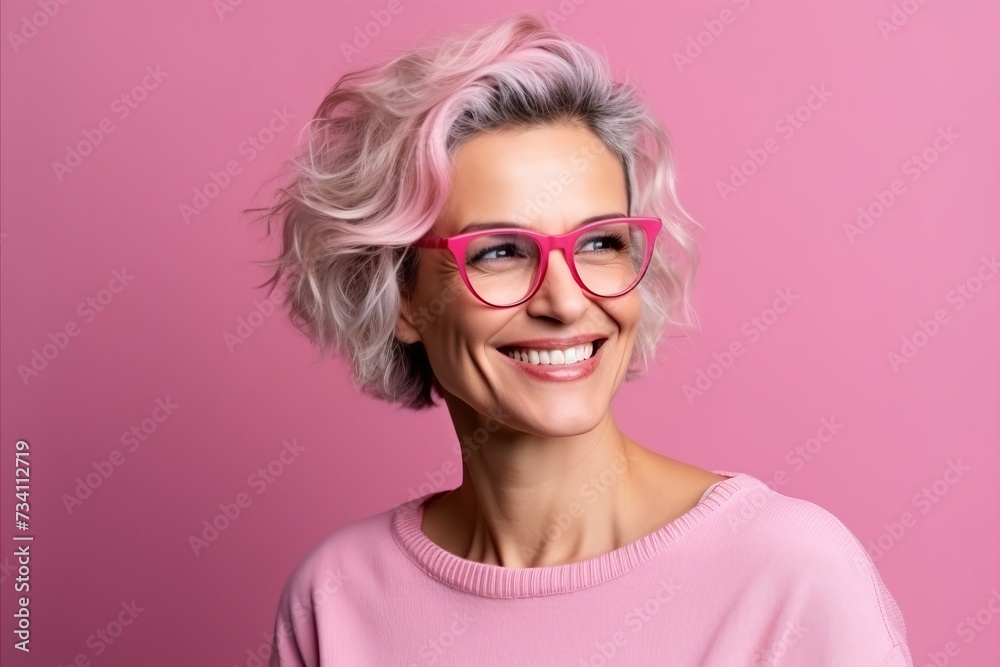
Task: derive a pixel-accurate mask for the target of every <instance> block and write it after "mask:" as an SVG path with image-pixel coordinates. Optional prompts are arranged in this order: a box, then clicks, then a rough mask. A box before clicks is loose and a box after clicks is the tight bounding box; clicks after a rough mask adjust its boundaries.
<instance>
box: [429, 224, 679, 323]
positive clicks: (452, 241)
mask: <svg viewBox="0 0 1000 667" xmlns="http://www.w3.org/2000/svg"><path fill="white" fill-rule="evenodd" d="M662 225H663V223H662V222H661V220H660V219H659V218H641V217H640V218H633V217H626V218H609V219H605V220H598V221H597V222H591V223H588V224H586V225H582V226H581V227H579V228H577V229H574V230H573V231H571V232H567V233H565V234H558V235H549V234H541V233H539V232H535V231H532V230H528V229H522V228H517V227H498V228H495V229H482V230H476V231H473V232H466V233H464V234H458V235H456V236H450V237H447V238H444V237H440V236H425V237H423V238H421V239H420V240H419V241H417V242H416V243H415V244H414V245H415V246H417V247H420V248H437V249H443V250H449V251H451V253H452V255H454V257H455V261H456V262H457V264H458V267H459V271H460V272H461V274H462V280H463V281H465V284H466V286H467V287H468V288H469V291H470V292H472V294H473V295H475V296H476V298H478V299H479V300H480V301H482V302H483V303H485V304H486V305H488V306H493V307H495V308H509V307H511V306H516V305H518V304H521V303H524V302H525V301H527V300H528V299H530V298H531V297H532V296H534V294H535V292H537V291H538V288H539V287H540V286H541V284H542V280H543V279H544V278H545V272H546V270H547V268H548V262H549V253H550V252H551V251H552V250H555V249H557V248H559V249H562V251H563V256H564V257H565V258H566V263H567V265H568V266H569V270H570V273H572V274H573V278H574V279H575V280H576V282H577V284H578V285H580V287H582V288H583V289H584V290H586V291H587V292H588V293H590V294H593V295H594V296H598V297H605V298H610V297H616V296H621V295H622V294H626V293H627V292H629V291H631V290H632V289H633V288H634V287H635V286H636V285H638V284H639V281H640V280H642V276H643V275H644V274H645V273H646V268H647V267H648V266H649V260H650V258H651V257H652V255H653V245H654V243H655V242H656V235H657V233H658V232H659V231H660V228H661V227H662Z"/></svg>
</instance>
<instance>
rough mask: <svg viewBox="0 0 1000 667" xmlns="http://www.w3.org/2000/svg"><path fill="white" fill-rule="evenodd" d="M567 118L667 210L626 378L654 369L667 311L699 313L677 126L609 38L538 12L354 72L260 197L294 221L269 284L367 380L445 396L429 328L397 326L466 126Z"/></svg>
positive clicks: (669, 320) (640, 210)
mask: <svg viewBox="0 0 1000 667" xmlns="http://www.w3.org/2000/svg"><path fill="white" fill-rule="evenodd" d="M558 122H577V123H582V124H583V125H584V126H585V127H587V128H589V129H590V130H591V131H593V132H594V133H595V134H596V135H597V137H598V138H599V139H600V140H601V141H602V142H603V143H604V145H605V146H606V147H607V148H608V149H609V150H610V151H611V152H612V153H613V154H615V155H617V156H618V157H619V158H620V159H621V162H622V166H623V169H624V172H625V177H626V183H627V194H628V208H629V211H628V214H629V215H641V216H653V217H658V218H660V219H661V220H662V221H663V231H662V232H661V233H660V235H659V236H658V238H657V242H656V247H655V248H654V254H653V258H652V260H651V262H650V265H649V268H648V269H647V273H646V275H645V276H644V278H643V280H642V281H641V282H640V284H639V286H638V288H637V289H638V290H639V292H640V294H641V297H642V315H641V318H640V322H639V325H638V328H637V333H636V341H635V343H634V345H633V352H632V358H631V359H630V360H629V365H628V368H627V371H626V380H630V379H633V378H635V377H637V376H639V375H642V374H644V373H645V372H646V371H648V368H649V364H650V362H651V361H652V360H653V358H654V356H655V353H656V347H657V345H658V342H659V340H660V338H661V336H662V333H663V331H664V329H665V327H666V326H668V325H670V324H690V322H691V319H690V317H689V316H690V315H692V314H693V309H692V307H691V301H690V296H691V291H692V284H693V279H694V272H695V268H696V266H697V264H698V250H697V247H696V245H695V243H694V239H693V238H692V236H691V234H690V231H689V229H688V226H689V225H692V224H693V225H695V226H698V227H700V225H699V224H698V223H697V222H696V221H695V220H693V219H692V218H691V216H690V215H688V213H687V212H686V211H685V210H684V208H683V207H682V206H681V204H680V202H679V201H678V199H677V194H676V189H675V182H676V175H675V166H674V162H673V157H672V153H673V148H672V143H671V141H670V139H669V136H668V134H667V132H666V129H665V128H664V127H663V126H662V125H661V124H660V123H659V121H657V119H656V118H655V117H654V115H653V114H652V113H651V111H650V110H649V108H648V107H647V106H646V105H645V104H644V103H643V102H642V101H641V100H640V98H639V95H638V93H637V91H636V89H635V87H634V86H632V85H628V84H625V83H616V82H614V81H613V80H612V79H611V76H610V74H609V72H608V68H607V64H606V63H605V61H604V60H603V59H602V58H601V57H600V56H599V55H598V54H597V53H596V52H594V51H593V50H591V49H589V48H587V47H585V46H583V45H581V44H579V43H577V42H575V41H573V40H571V39H569V38H568V37H566V36H565V35H563V34H561V33H559V32H557V31H556V30H554V29H553V28H551V27H550V26H548V25H547V24H546V23H545V22H544V21H543V19H542V17H541V16H540V15H539V14H537V13H535V12H523V13H518V14H515V15H513V16H511V17H509V18H505V19H503V20H499V21H496V22H494V23H491V24H489V25H485V26H482V27H479V28H478V29H472V30H467V31H465V32H461V33H457V34H452V35H450V36H447V37H444V38H441V37H438V38H434V39H432V40H430V41H425V42H423V43H422V44H420V45H418V46H417V47H416V48H414V49H413V50H409V51H406V52H403V53H401V54H397V55H396V56H395V57H393V58H391V59H389V60H387V61H385V62H382V63H378V64H374V65H370V66H367V67H365V68H363V69H359V70H357V71H353V72H349V73H347V74H344V75H343V76H342V77H341V78H340V79H339V80H338V81H337V82H336V84H335V85H334V86H333V88H332V89H331V90H330V92H329V93H328V94H327V95H326V97H325V98H324V99H323V101H322V103H321V104H320V105H319V108H318V109H317V111H316V114H315V116H314V117H313V119H312V120H310V121H309V122H308V123H307V124H306V126H305V127H304V128H303V132H305V131H307V130H308V133H307V134H308V142H307V144H306V146H305V147H304V148H301V147H300V149H299V154H298V155H296V156H295V157H293V158H292V159H291V160H290V162H287V163H286V164H285V167H286V168H287V167H291V169H292V171H293V174H294V176H293V179H292V182H291V183H290V185H288V186H287V187H282V188H280V189H278V191H277V192H276V195H275V198H274V200H273V201H272V204H271V206H270V207H268V208H263V209H261V208H257V209H248V210H250V211H262V210H263V211H265V214H264V215H263V216H262V217H265V218H266V219H267V220H268V225H267V231H268V233H270V231H271V225H270V220H271V219H272V218H277V219H279V220H280V224H281V226H282V234H281V238H282V244H281V251H280V254H279V256H278V257H277V258H276V259H273V260H269V261H265V262H261V263H262V264H263V265H265V266H271V267H276V268H275V270H274V272H273V275H272V276H271V278H270V280H268V281H267V282H265V283H263V285H261V286H264V285H271V290H269V292H268V294H269V295H270V293H271V291H273V290H274V289H275V288H277V287H279V286H283V287H284V295H285V297H286V298H285V299H284V303H285V305H286V307H287V309H288V311H289V316H290V319H291V321H292V322H293V323H294V325H295V326H296V327H297V328H298V329H299V330H300V331H302V332H303V333H304V334H305V335H306V336H307V337H308V338H309V339H310V340H311V341H312V342H313V343H314V344H315V345H316V346H317V348H318V354H319V356H320V357H322V356H325V355H326V354H327V353H328V352H329V351H330V350H331V349H332V350H333V352H334V353H335V354H343V353H346V356H347V358H348V360H349V361H350V364H351V368H352V371H353V378H352V382H353V383H354V384H355V386H357V387H359V388H360V389H361V390H362V391H363V392H365V393H367V394H369V395H371V396H374V397H377V398H380V399H382V400H387V401H389V402H391V403H400V404H402V405H403V406H405V407H407V408H411V409H422V408H427V407H431V406H435V405H437V404H436V403H435V402H434V398H433V395H432V394H436V395H437V396H438V397H439V398H441V397H442V393H441V391H442V389H441V386H440V384H439V383H438V382H437V380H436V378H435V377H434V373H433V370H432V369H431V366H430V363H429V360H428V357H427V353H426V350H425V349H424V347H423V344H422V343H420V342H416V343H412V344H408V343H404V342H402V341H400V340H398V339H397V338H396V335H395V333H396V322H397V318H398V314H399V312H400V311H399V309H400V307H401V301H402V299H403V298H405V296H406V295H407V294H409V289H410V287H411V286H412V281H413V280H414V277H415V274H416V261H417V259H416V257H417V255H416V251H415V248H413V247H412V246H411V244H412V243H413V242H415V241H416V240H417V239H419V238H420V237H421V236H423V235H424V234H425V233H426V232H428V231H429V230H430V229H431V227H432V226H433V225H434V222H435V220H436V219H437V217H438V216H439V214H440V211H441V210H442V208H443V206H444V203H445V200H446V198H447V195H448V191H449V182H450V179H451V173H452V171H451V170H452V157H453V155H454V153H455V150H456V149H457V148H458V147H459V146H460V145H461V144H462V142H463V141H465V140H467V139H469V138H470V137H473V136H475V135H477V134H479V133H481V132H487V131H491V130H497V129H504V128H517V127H531V126H539V125H544V124H551V123H558ZM300 143H301V134H300ZM668 243H672V244H673V246H674V247H675V248H676V249H677V250H678V253H677V256H676V257H673V256H671V254H672V251H673V248H671V249H668V248H667V247H666V245H667V244H668ZM675 311H679V312H680V317H678V318H676V319H675V318H674V314H675Z"/></svg>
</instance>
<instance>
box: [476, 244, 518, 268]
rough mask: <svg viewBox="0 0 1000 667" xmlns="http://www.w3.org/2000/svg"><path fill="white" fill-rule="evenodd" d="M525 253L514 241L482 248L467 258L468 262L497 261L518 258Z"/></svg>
mask: <svg viewBox="0 0 1000 667" xmlns="http://www.w3.org/2000/svg"><path fill="white" fill-rule="evenodd" d="M524 256H525V255H524V253H522V252H521V249H520V248H518V246H517V244H514V243H503V244H499V245H494V246H489V247H487V248H482V249H481V250H479V251H478V252H476V253H475V254H474V255H473V256H472V257H470V258H469V263H470V264H476V263H481V262H498V261H503V260H509V259H520V258H523V257H524Z"/></svg>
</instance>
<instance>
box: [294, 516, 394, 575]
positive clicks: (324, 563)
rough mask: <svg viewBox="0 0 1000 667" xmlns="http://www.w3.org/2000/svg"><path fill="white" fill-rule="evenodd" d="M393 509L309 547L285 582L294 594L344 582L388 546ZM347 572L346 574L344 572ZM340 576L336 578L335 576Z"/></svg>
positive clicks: (353, 523)
mask: <svg viewBox="0 0 1000 667" xmlns="http://www.w3.org/2000/svg"><path fill="white" fill-rule="evenodd" d="M395 511H396V507H392V508H390V509H387V510H383V511H380V512H378V513H375V514H371V515H369V516H366V517H363V518H360V519H355V520H353V521H350V522H348V523H346V524H344V525H342V526H339V527H337V528H335V529H333V530H332V531H330V532H329V533H327V534H326V535H325V536H323V537H322V538H321V539H320V540H319V541H318V542H317V543H315V544H314V545H313V546H311V547H310V548H309V549H308V550H307V551H306V552H305V553H304V554H303V555H302V556H301V557H300V558H299V560H298V561H297V563H296V565H295V567H294V568H293V569H292V572H291V574H290V575H289V577H288V580H287V584H286V585H287V587H290V588H294V589H295V590H302V589H306V588H311V589H315V588H316V587H317V586H320V585H323V584H327V585H329V582H328V580H340V581H346V580H348V579H349V578H350V577H351V576H352V574H351V572H352V571H353V572H357V570H358V569H359V567H361V566H364V565H365V564H366V563H370V562H371V560H372V556H373V555H375V553H377V552H378V550H379V549H381V548H384V547H385V546H386V545H387V544H389V545H391V544H390V543H391V539H392V538H391V535H390V530H389V526H390V521H391V517H392V514H393V512H395ZM344 570H347V571H344ZM341 571H344V572H342V573H341V574H339V575H338V574H337V573H338V572H341Z"/></svg>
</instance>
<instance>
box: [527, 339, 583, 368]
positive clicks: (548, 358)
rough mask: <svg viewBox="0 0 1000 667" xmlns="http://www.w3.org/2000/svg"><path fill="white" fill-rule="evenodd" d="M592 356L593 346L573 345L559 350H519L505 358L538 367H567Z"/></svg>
mask: <svg viewBox="0 0 1000 667" xmlns="http://www.w3.org/2000/svg"><path fill="white" fill-rule="evenodd" d="M593 355H594V344H593V343H585V344H583V345H574V346H573V347H566V348H563V349H561V350H535V349H524V348H520V349H517V350H512V351H509V352H507V356H508V357H511V358H512V359H517V360H518V361H523V362H524V363H526V364H532V365H535V366H539V365H557V366H558V365H568V364H575V363H578V362H581V361H584V360H586V359H590V357H592V356H593Z"/></svg>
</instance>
